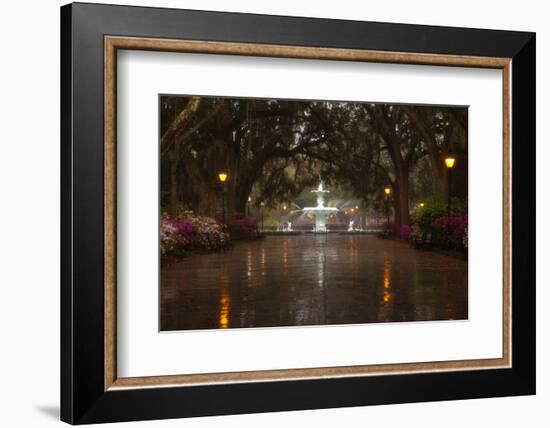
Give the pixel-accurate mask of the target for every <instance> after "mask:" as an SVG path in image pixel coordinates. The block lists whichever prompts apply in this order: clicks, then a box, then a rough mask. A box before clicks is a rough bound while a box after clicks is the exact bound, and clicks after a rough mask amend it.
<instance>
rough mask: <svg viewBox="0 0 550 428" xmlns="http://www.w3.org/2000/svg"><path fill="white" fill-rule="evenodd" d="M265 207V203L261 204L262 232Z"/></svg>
mask: <svg viewBox="0 0 550 428" xmlns="http://www.w3.org/2000/svg"><path fill="white" fill-rule="evenodd" d="M264 206H265V203H264V202H263V201H262V202H260V224H261V225H262V231H263V230H264Z"/></svg>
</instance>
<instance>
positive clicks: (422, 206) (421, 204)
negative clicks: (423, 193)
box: [418, 202, 426, 208]
mask: <svg viewBox="0 0 550 428" xmlns="http://www.w3.org/2000/svg"><path fill="white" fill-rule="evenodd" d="M418 205H419V206H420V208H424V207H425V206H426V204H425V203H424V202H420V203H419V204H418Z"/></svg>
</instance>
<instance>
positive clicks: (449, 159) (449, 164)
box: [444, 154, 456, 244]
mask: <svg viewBox="0 0 550 428" xmlns="http://www.w3.org/2000/svg"><path fill="white" fill-rule="evenodd" d="M444 161H445V167H446V168H447V241H448V244H450V230H451V229H450V228H451V178H452V174H451V170H452V169H453V167H454V166H455V162H456V159H455V157H454V156H453V155H451V154H449V155H447V156H446V157H445V159H444Z"/></svg>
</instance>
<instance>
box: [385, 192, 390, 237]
mask: <svg viewBox="0 0 550 428" xmlns="http://www.w3.org/2000/svg"><path fill="white" fill-rule="evenodd" d="M384 193H385V194H386V218H387V220H386V232H388V233H389V231H390V194H391V187H390V186H386V187H384Z"/></svg>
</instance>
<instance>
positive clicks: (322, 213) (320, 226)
mask: <svg viewBox="0 0 550 428" xmlns="http://www.w3.org/2000/svg"><path fill="white" fill-rule="evenodd" d="M311 192H312V193H315V194H316V195H317V206H316V207H305V208H303V209H302V211H303V212H304V213H306V214H308V213H309V214H312V215H313V216H314V217H315V228H314V229H313V230H314V231H315V232H326V231H327V226H326V222H325V221H326V218H327V216H328V215H329V214H331V213H335V212H337V211H338V208H336V207H325V194H326V193H329V190H325V189H323V182H320V183H319V186H318V187H317V190H312V191H311Z"/></svg>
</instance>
